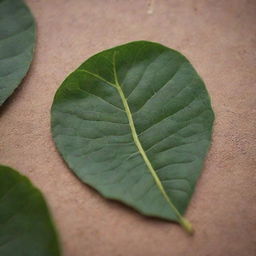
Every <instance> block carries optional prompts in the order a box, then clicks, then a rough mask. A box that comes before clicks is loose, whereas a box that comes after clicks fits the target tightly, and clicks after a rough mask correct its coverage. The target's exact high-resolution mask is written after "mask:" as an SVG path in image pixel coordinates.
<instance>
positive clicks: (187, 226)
mask: <svg viewBox="0 0 256 256" xmlns="http://www.w3.org/2000/svg"><path fill="white" fill-rule="evenodd" d="M115 53H116V52H114V54H113V72H114V79H115V87H116V89H117V91H118V93H119V95H120V97H121V99H122V103H123V105H124V109H125V112H126V114H127V118H128V121H129V125H130V128H131V132H132V137H133V140H134V143H135V145H136V146H137V148H138V150H139V152H140V154H141V156H142V158H143V160H144V161H145V164H146V166H147V167H148V170H149V172H150V173H151V175H152V176H153V179H154V181H155V183H156V185H157V187H158V188H159V190H160V191H161V193H162V195H163V197H164V198H165V200H166V201H167V203H168V204H169V206H170V208H171V209H172V210H173V211H174V213H175V214H176V216H177V218H178V220H179V223H180V224H181V225H182V226H183V227H184V228H185V229H186V230H187V231H188V232H190V233H191V232H192V226H191V224H190V223H189V222H188V221H187V220H186V219H185V218H183V217H182V216H181V214H180V213H179V211H178V209H177V208H176V207H175V206H174V204H173V203H172V201H171V199H170V198H169V196H168V195H167V193H166V191H165V189H164V187H163V184H162V182H161V180H160V179H159V177H158V176H157V174H156V171H155V169H154V168H153V166H152V164H151V162H150V160H149V159H148V157H147V154H146V152H145V150H144V149H143V147H142V145H141V143H140V140H139V137H138V134H137V131H136V128H135V125H134V122H133V118H132V113H131V110H130V107H129V104H128V102H127V100H126V97H125V95H124V93H123V90H122V87H121V85H120V84H119V81H118V78H117V72H116V61H115Z"/></svg>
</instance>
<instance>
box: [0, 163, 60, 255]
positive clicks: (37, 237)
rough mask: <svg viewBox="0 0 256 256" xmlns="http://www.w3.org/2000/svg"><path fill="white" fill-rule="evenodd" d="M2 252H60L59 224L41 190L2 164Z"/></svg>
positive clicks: (0, 189)
mask: <svg viewBox="0 0 256 256" xmlns="http://www.w3.org/2000/svg"><path fill="white" fill-rule="evenodd" d="M0 255H1V256H35V255H37V256H49V255H51V256H58V255H60V251H59V247H58V239H57V235H56V231H55V228H54V226H53V224H52V221H51V217H50V214H49V211H48V208H47V205H46V203H45V200H44V198H43V196H42V194H41V192H40V191H39V190H38V189H37V188H35V187H34V186H33V185H32V184H31V182H30V181H29V180H28V179H27V178H26V177H25V176H22V175H20V174H19V173H18V172H17V171H15V170H13V169H11V168H9V167H6V166H2V165H0Z"/></svg>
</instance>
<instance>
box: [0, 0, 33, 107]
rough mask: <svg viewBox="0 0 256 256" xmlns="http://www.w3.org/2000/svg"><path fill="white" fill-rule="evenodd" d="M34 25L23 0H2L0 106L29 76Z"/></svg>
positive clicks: (0, 17)
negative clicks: (27, 75) (26, 76)
mask: <svg viewBox="0 0 256 256" xmlns="http://www.w3.org/2000/svg"><path fill="white" fill-rule="evenodd" d="M34 45H35V23H34V18H33V17H32V15H31V13H30V11H29V9H28V7H27V6H26V5H25V4H24V2H23V1H22V0H0V105H2V104H3V103H4V101H5V100H6V99H7V98H8V97H9V96H10V95H11V94H12V93H13V91H14V90H15V88H16V87H17V86H18V85H19V84H20V83H21V81H22V79H23V78H24V76H25V75H26V73H27V71H28V69H29V66H30V63H31V61H32V57H33V49H34Z"/></svg>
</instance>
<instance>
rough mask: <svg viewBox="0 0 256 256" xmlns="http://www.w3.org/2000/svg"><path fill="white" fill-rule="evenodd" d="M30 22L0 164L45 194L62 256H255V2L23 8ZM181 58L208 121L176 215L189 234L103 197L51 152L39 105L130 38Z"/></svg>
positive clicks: (6, 113)
mask: <svg viewBox="0 0 256 256" xmlns="http://www.w3.org/2000/svg"><path fill="white" fill-rule="evenodd" d="M27 3H28V4H29V6H30V7H31V9H32V11H33V13H34V15H35V17H36V20H37V25H38V38H37V49H36V55H35V59H34V62H33V65H32V68H31V70H30V73H29V75H28V76H27V78H26V79H25V81H24V82H23V84H22V86H21V87H20V88H19V89H18V90H17V91H16V93H15V94H14V95H13V96H12V97H11V99H10V100H8V102H7V103H6V104H5V106H4V107H3V108H2V110H1V112H0V115H1V117H0V119H1V121H0V134H1V142H0V162H1V163H2V164H6V165H10V166H12V167H14V168H17V169H18V170H20V171H21V172H22V173H23V174H25V175H27V176H29V177H30V178H31V180H32V181H33V183H34V184H36V185H37V186H38V187H39V188H40V189H41V190H42V191H43V192H44V194H45V195H46V197H47V199H48V202H49V205H50V207H51V209H52V213H53V216H54V219H55V220H56V224H57V226H58V230H59V233H60V235H61V240H62V245H63V250H64V256H86V255H90V256H130V255H133V256H144V255H147V256H155V255H158V256H187V255H188V256H253V255H255V254H256V216H255V215H256V203H255V202H256V188H255V184H256V175H255V172H256V147H255V143H256V96H255V95H256V72H255V69H256V30H255V26H256V1H253V0H252V1H245V0H240V1H239V0H237V1H235V0H225V1H224V0H223V1H210V0H208V1H203V0H201V1H179V0H176V1H171V0H169V1H168V0H156V1H153V3H154V5H153V13H152V14H148V11H149V7H148V3H149V1H146V0H141V1H138V0H137V1H136V0H130V1H128V0H126V1H125V0H123V1H121V0H105V1H100V0H91V1H86V0H73V1H71V0H69V1H68V0H51V1H43V0H28V1H27ZM141 39H144V40H150V41H157V42H160V43H162V44H164V45H166V46H169V47H171V48H174V49H177V50H179V51H181V52H182V53H183V54H185V55H186V56H187V57H188V58H189V59H190V61H191V62H192V64H193V65H194V66H195V67H196V69H197V70H198V72H199V73H200V74H201V76H202V77H203V79H204V80H205V83H206V85H207V88H208V90H209V93H210V95H211V97H212V103H213V107H214V110H215V113H216V122H215V127H214V136H213V145H212V147H211V150H210V152H209V154H208V157H207V161H206V164H205V168H204V171H203V175H202V177H201V179H200V180H199V182H198V186H197V189H196V193H195V194H194V196H193V199H192V201H191V204H190V206H189V208H188V211H187V214H186V217H187V218H188V219H189V220H190V221H191V222H192V223H193V225H194V228H195V230H196V233H195V235H194V236H193V237H190V236H188V235H187V234H186V233H185V232H184V231H183V230H182V229H181V228H180V227H179V226H178V225H175V224H173V223H168V222H164V221H160V220H157V219H150V218H147V217H143V216H141V215H139V214H137V213H136V212H135V211H133V210H131V209H129V208H127V207H124V206H122V205H121V204H118V203H115V202H111V201H107V200H105V199H103V198H102V197H101V196H100V195H99V194H98V193H96V192H95V191H94V190H92V189H90V188H89V187H88V186H86V185H83V184H82V183H80V182H79V180H78V179H77V178H76V177H75V176H74V175H73V174H72V172H70V171H69V170H68V168H67V167H66V165H65V164H64V162H63V161H62V159H61V157H60V156H59V155H58V153H57V152H56V149H55V147H54V144H53V142H52V140H51V134H50V113H49V112H50V107H51V103H52V100H53V96H54V93H55V91H56V89H57V88H58V87H59V85H60V84H61V82H62V81H63V80H64V78H65V77H66V76H67V75H68V74H69V73H70V72H71V71H73V70H74V69H75V68H76V67H77V66H79V65H80V64H81V63H82V62H83V61H84V60H86V59H87V58H88V57H90V56H91V55H93V54H95V53H97V52H99V51H101V50H104V49H106V48H110V47H113V46H115V45H118V44H122V43H126V42H129V41H134V40H141Z"/></svg>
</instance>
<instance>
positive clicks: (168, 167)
mask: <svg viewBox="0 0 256 256" xmlns="http://www.w3.org/2000/svg"><path fill="white" fill-rule="evenodd" d="M213 120H214V114H213V111H212V108H211V104H210V99H209V96H208V93H207V91H206V88H205V85H204V83H203V81H202V79H201V78H200V77H199V75H198V74H197V72H196V71H195V69H194V68H193V67H192V65H191V64H190V63H189V61H188V60H187V59H186V58H185V57H184V56H183V55H181V54H180V53H179V52H177V51H174V50H172V49H169V48H167V47H165V46H163V45H160V44H157V43H152V42H146V41H139V42H132V43H128V44H126V45H121V46H118V47H115V48H112V49H109V50H106V51H103V52H101V53H99V54H96V55H95V56H93V57H91V58H89V59H88V60H87V61H85V62H84V63H83V64H82V65H81V66H80V67H79V68H78V69H77V70H75V71H74V72H73V73H71V75H69V76H68V78H67V79H66V80H65V81H64V82H63V84H62V85H61V86H60V88H59V89H58V91H57V93H56V95H55V98H54V102H53V105H52V134H53V138H54V141H55V142H56V145H57V148H58V150H59V151H60V153H61V155H62V156H63V158H64V159H65V161H66V162H67V163H68V165H69V167H70V168H71V169H72V170H73V171H74V172H75V173H76V175H77V176H78V177H79V178H80V179H81V180H82V181H84V182H85V183H87V184H89V185H91V186H93V187H94V188H96V189H97V190H98V191H99V192H100V193H101V194H102V195H103V196H105V197H107V198H111V199H116V200H120V201H122V202H124V203H126V204H128V205H130V206H132V207H133V208H135V209H137V210H138V211H139V212H141V213H143V214H145V215H150V216H158V217H160V218H164V219H168V220H173V221H176V222H179V223H180V224H181V225H182V226H183V227H184V228H185V229H187V230H188V231H189V232H191V231H192V228H191V225H190V224H189V223H188V221H187V220H185V219H184V218H183V217H182V215H183V214H184V212H185V210H186V208H187V206H188V203H189V201H190V198H191V196H192V194H193V191H194V188H195V184H196V181H197V179H198V177H199V175H200V171H201V169H202V166H203V161H204V158H205V155H206V153H207V150H208V147H209V145H210V140H211V133H212V125H213Z"/></svg>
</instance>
